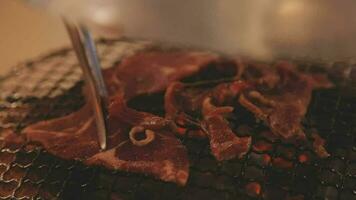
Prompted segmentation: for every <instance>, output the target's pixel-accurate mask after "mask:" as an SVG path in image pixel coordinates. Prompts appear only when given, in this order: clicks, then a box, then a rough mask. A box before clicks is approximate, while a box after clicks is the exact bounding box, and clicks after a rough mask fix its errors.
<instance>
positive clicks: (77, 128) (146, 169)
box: [23, 95, 189, 185]
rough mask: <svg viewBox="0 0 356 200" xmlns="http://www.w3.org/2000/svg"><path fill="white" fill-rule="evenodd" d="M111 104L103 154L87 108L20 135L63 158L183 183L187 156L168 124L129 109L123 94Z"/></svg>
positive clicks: (29, 129) (186, 177)
mask: <svg viewBox="0 0 356 200" xmlns="http://www.w3.org/2000/svg"><path fill="white" fill-rule="evenodd" d="M111 100H112V102H111V104H110V107H109V119H108V122H109V123H108V124H109V132H108V134H109V137H108V150H107V151H104V152H100V149H99V146H98V143H97V136H96V127H95V123H94V119H93V116H92V113H91V109H89V108H90V107H89V106H88V105H86V106H84V107H83V108H82V109H81V110H79V111H77V112H75V113H72V114H71V115H69V116H65V117H62V118H58V119H54V120H50V121H45V122H40V123H38V124H35V125H33V126H30V127H28V128H26V129H25V130H24V131H23V134H24V135H25V136H26V138H27V140H28V141H30V142H32V143H39V144H40V145H42V146H44V147H45V149H46V150H47V151H48V152H50V153H52V154H54V155H56V156H58V157H61V158H64V159H78V160H83V161H84V162H85V163H87V164H90V165H103V166H105V167H107V168H110V169H119V170H125V171H129V172H138V173H144V174H147V175H152V176H154V177H156V178H159V179H162V180H164V181H171V182H175V183H177V184H179V185H184V184H185V183H186V181H187V179H188V174H189V161H188V157H187V152H186V149H185V147H184V146H183V145H182V144H181V142H180V141H179V140H178V139H177V138H176V137H175V136H174V134H173V130H172V127H173V128H174V126H172V124H171V123H169V120H165V119H163V118H160V117H157V116H154V115H152V114H149V113H144V112H138V111H136V110H133V109H131V108H128V107H127V106H126V105H125V103H124V100H123V97H122V95H118V96H116V97H114V98H112V99H111Z"/></svg>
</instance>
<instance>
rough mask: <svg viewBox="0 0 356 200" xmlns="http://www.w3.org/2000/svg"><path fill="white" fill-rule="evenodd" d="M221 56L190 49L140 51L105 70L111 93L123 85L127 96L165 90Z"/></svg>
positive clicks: (126, 97)
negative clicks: (174, 82) (172, 83)
mask: <svg viewBox="0 0 356 200" xmlns="http://www.w3.org/2000/svg"><path fill="white" fill-rule="evenodd" d="M218 60H219V56H217V55H216V54H212V53H204V52H189V51H168V52H161V51H149V52H140V53H137V54H135V55H133V56H130V57H128V58H126V59H124V60H123V61H122V62H121V63H120V64H119V65H118V66H117V67H115V68H113V69H109V70H108V71H107V72H104V74H105V76H106V83H107V86H108V89H109V93H110V94H115V93H116V92H117V90H118V86H120V87H122V90H123V92H124V94H125V96H124V97H125V99H131V98H132V97H135V96H138V95H142V94H150V93H155V92H159V91H163V90H164V89H166V87H167V86H168V85H169V84H170V83H171V82H173V81H178V80H181V79H183V78H185V77H188V76H191V75H192V74H195V73H197V72H199V71H200V70H202V69H203V68H204V67H206V66H207V65H208V64H210V63H213V62H215V61H218Z"/></svg>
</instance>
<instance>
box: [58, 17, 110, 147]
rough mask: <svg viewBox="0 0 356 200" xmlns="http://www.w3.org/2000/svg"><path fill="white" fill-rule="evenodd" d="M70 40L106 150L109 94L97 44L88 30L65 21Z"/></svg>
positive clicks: (100, 144)
mask: <svg viewBox="0 0 356 200" xmlns="http://www.w3.org/2000/svg"><path fill="white" fill-rule="evenodd" d="M64 24H65V26H66V28H67V31H68V34H69V37H70V40H71V42H72V45H73V48H74V51H75V53H76V56H77V58H78V61H79V64H80V67H81V69H82V71H83V75H84V81H85V84H86V85H87V86H88V88H89V90H90V91H89V99H87V100H88V101H90V102H91V103H92V106H93V110H94V117H95V121H96V127H97V135H98V141H99V146H100V148H101V149H102V150H104V149H105V148H106V132H107V126H106V117H107V105H108V92H107V90H106V87H105V83H104V79H103V76H102V73H101V66H100V62H99V59H98V56H97V52H96V48H95V43H94V41H93V39H92V36H91V34H90V32H89V31H88V29H87V28H86V27H84V26H82V25H77V24H73V23H71V22H69V21H67V20H65V19H64Z"/></svg>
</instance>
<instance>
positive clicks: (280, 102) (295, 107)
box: [239, 62, 332, 157]
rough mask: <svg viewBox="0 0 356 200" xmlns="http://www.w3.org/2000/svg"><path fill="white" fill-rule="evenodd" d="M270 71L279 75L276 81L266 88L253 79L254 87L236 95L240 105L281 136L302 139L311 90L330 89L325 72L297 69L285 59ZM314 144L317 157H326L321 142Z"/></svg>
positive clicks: (294, 140)
mask: <svg viewBox="0 0 356 200" xmlns="http://www.w3.org/2000/svg"><path fill="white" fill-rule="evenodd" d="M274 70H275V71H274ZM270 73H276V74H277V75H278V77H279V78H278V82H277V83H273V84H270V86H271V87H267V88H266V87H261V85H260V82H257V83H256V82H255V90H249V91H246V92H244V93H243V94H242V95H241V96H240V98H239V102H240V104H241V105H242V106H244V107H245V108H247V109H248V110H249V111H251V112H252V113H254V114H255V116H256V117H257V118H259V119H261V120H263V121H264V122H265V123H266V124H267V125H268V126H269V127H270V128H271V131H272V132H273V133H274V134H276V135H277V136H279V137H281V138H282V139H284V140H286V141H293V142H294V143H298V142H305V141H306V135H305V133H304V130H303V126H302V124H301V122H302V120H303V118H304V115H305V114H306V112H307V109H308V106H309V103H310V100H311V97H312V92H313V90H314V89H318V88H329V87H331V86H332V84H331V83H330V82H329V81H328V79H327V78H326V77H325V76H324V75H320V74H319V75H315V74H314V75H308V74H304V73H301V72H298V71H297V70H296V68H295V66H293V65H291V64H290V63H287V62H281V63H278V64H277V65H276V67H275V69H271V71H270ZM266 76H270V77H272V76H271V75H266ZM264 80H265V79H264ZM317 146H318V148H315V147H316V146H315V145H314V150H315V152H316V153H317V154H318V155H319V156H320V157H326V156H327V155H328V154H327V152H326V151H325V148H324V147H323V146H322V145H317ZM320 149H323V150H324V152H323V151H321V150H320Z"/></svg>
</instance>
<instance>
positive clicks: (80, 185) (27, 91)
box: [0, 41, 356, 200]
mask: <svg viewBox="0 0 356 200" xmlns="http://www.w3.org/2000/svg"><path fill="white" fill-rule="evenodd" d="M148 46H150V44H149V43H146V42H127V41H100V42H99V47H98V48H99V52H100V55H101V60H102V63H103V65H104V67H110V66H112V65H113V64H114V63H116V62H117V61H119V60H120V58H122V57H123V56H125V55H129V54H132V53H134V52H136V51H139V50H142V49H145V48H147V47H148ZM76 65H77V64H76V60H75V57H74V54H73V52H72V51H70V50H62V51H58V52H56V53H54V54H51V55H49V56H46V57H43V58H39V59H37V60H35V61H33V62H29V63H26V64H24V66H20V67H19V68H18V69H17V70H15V71H14V72H13V73H11V74H10V75H9V76H7V77H4V78H3V79H1V82H0V91H1V94H0V95H1V98H0V127H1V128H2V131H1V133H2V134H4V133H5V132H6V131H7V129H9V128H15V129H17V130H20V129H21V128H23V127H24V126H26V125H28V124H30V123H33V122H36V121H38V120H44V119H49V118H54V117H58V116H63V115H65V114H67V113H69V112H72V111H73V110H76V109H78V108H80V106H81V105H82V104H83V102H84V101H83V97H82V96H81V95H80V90H81V86H82V83H81V82H80V75H81V73H80V68H79V67H78V66H76ZM345 91H346V92H345ZM350 91H352V92H350ZM162 98H163V97H162V94H155V95H150V96H145V97H138V98H136V99H134V100H132V101H131V102H129V104H130V106H133V107H136V108H139V109H140V110H146V111H150V112H155V113H158V114H159V113H161V112H162V109H163V108H162V107H161V105H162V104H161V103H160V102H162ZM141 102H150V103H146V104H145V105H143V104H142V103H141ZM148 104H149V105H148ZM236 113H238V115H237V114H236V115H234V116H233V117H231V119H229V120H230V122H231V126H232V127H233V128H234V129H237V130H238V131H236V132H238V133H240V134H243V135H251V136H252V137H253V146H254V148H252V150H251V151H250V152H249V153H248V154H247V156H246V157H245V158H243V159H242V160H237V159H236V160H231V161H225V162H222V163H217V162H216V161H215V159H214V158H213V157H212V156H211V155H210V151H209V146H208V143H207V142H206V141H202V140H193V139H185V138H183V139H182V140H183V143H184V144H185V145H186V146H187V149H188V152H189V157H190V160H191V172H190V178H189V182H188V184H187V186H185V187H177V186H176V185H174V184H170V183H164V182H161V181H158V180H154V179H151V178H150V177H145V176H143V175H138V174H132V173H126V172H119V171H109V170H106V169H103V168H99V167H86V166H83V165H82V164H81V163H79V162H74V161H65V160H61V159H59V158H56V157H54V156H51V155H50V154H48V153H46V152H45V151H44V150H41V149H38V148H36V149H34V148H28V147H26V146H24V147H12V148H1V150H0V197H1V198H4V199H14V198H17V199H273V200H275V199H290V200H291V199H342V200H344V199H345V200H346V199H347V200H350V199H356V138H355V135H356V97H355V87H353V86H352V85H351V84H349V85H348V86H338V87H337V88H334V89H330V90H323V91H318V92H315V93H314V96H313V101H312V103H311V106H310V108H309V112H308V114H307V117H306V120H305V126H306V127H309V128H307V131H311V130H312V128H316V129H317V130H318V132H319V133H320V134H321V136H322V137H324V138H326V139H327V149H328V151H329V152H330V153H331V155H332V156H331V157H330V158H328V159H324V160H320V159H318V158H317V157H316V156H315V155H314V153H313V152H312V151H311V149H310V148H306V147H301V148H296V147H294V146H293V145H290V144H283V143H281V142H280V141H278V140H276V141H271V140H270V138H269V137H267V136H265V135H264V134H262V133H263V132H264V130H265V129H266V128H265V127H264V126H263V125H261V124H259V123H256V121H255V119H254V117H253V116H252V115H251V114H249V113H248V112H247V111H246V110H244V109H243V108H237V109H236ZM0 144H1V143H0ZM1 146H3V145H1ZM278 163H282V164H279V165H277V164H278ZM259 187H261V191H260V193H258V190H259Z"/></svg>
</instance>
